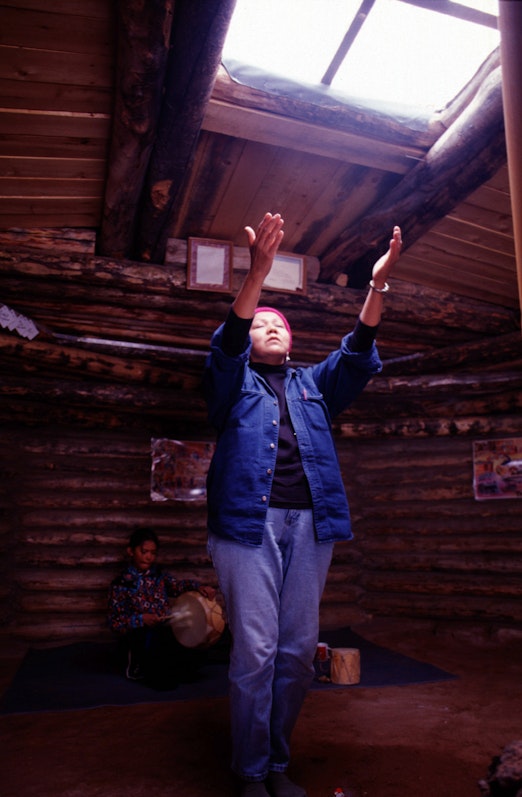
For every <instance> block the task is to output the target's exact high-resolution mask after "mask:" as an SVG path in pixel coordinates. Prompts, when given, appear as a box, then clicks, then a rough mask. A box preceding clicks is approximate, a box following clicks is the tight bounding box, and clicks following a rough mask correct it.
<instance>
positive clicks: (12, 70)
mask: <svg viewBox="0 0 522 797" xmlns="http://www.w3.org/2000/svg"><path fill="white" fill-rule="evenodd" d="M109 53H110V54H109V55H107V54H106V53H98V54H97V55H96V57H94V58H93V56H92V54H90V53H61V52H55V51H51V50H30V49H27V48H26V47H6V46H5V45H4V46H0V73H1V74H2V75H3V76H4V77H6V78H8V79H10V80H17V81H18V82H19V84H23V82H24V81H25V80H29V81H31V82H33V83H55V84H57V85H61V84H71V83H74V85H77V86H101V87H104V88H112V84H113V67H114V63H113V56H112V52H111V51H109Z"/></svg>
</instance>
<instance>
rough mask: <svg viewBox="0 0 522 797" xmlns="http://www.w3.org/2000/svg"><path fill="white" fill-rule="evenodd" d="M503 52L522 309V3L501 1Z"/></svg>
mask: <svg viewBox="0 0 522 797" xmlns="http://www.w3.org/2000/svg"><path fill="white" fill-rule="evenodd" d="M499 24H500V32H501V45H500V46H501V54H502V61H503V64H504V71H503V96H504V114H505V120H506V140H507V152H508V168H509V182H510V186H511V206H512V211H513V228H514V235H515V252H516V261H517V275H518V295H519V302H520V307H521V308H522V176H521V175H522V123H521V116H522V91H521V89H520V80H521V78H522V55H521V52H520V35H521V34H522V7H521V6H520V4H519V3H518V2H512V0H509V2H506V1H505V0H504V2H502V3H500V17H499Z"/></svg>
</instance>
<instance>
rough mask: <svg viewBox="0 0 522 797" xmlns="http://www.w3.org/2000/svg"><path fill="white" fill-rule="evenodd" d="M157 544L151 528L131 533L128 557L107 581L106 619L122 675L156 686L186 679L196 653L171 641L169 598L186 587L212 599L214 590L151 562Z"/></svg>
mask: <svg viewBox="0 0 522 797" xmlns="http://www.w3.org/2000/svg"><path fill="white" fill-rule="evenodd" d="M158 548H159V540H158V537H157V535H156V533H155V532H154V531H152V530H151V529H148V528H140V529H137V530H136V531H134V533H133V534H131V537H130V539H129V544H128V546H127V554H128V555H129V557H130V559H131V561H130V563H129V565H128V566H127V568H126V569H125V570H124V571H123V572H122V573H121V574H120V575H119V576H118V577H117V578H115V579H114V580H113V582H112V583H111V587H110V594H109V614H108V620H109V626H110V628H111V630H112V631H114V632H115V633H116V634H117V635H118V637H119V638H120V639H121V641H122V642H123V645H124V649H125V655H126V662H127V664H126V676H127V678H129V679H130V680H134V681H138V680H141V681H145V682H147V683H148V684H149V685H150V686H152V687H155V688H160V689H161V688H173V687H174V686H175V685H176V683H178V682H179V681H180V680H186V679H187V678H190V675H191V670H192V671H193V670H194V668H196V667H197V664H198V658H199V656H198V652H197V651H194V650H191V649H187V648H184V647H183V646H182V645H180V644H179V643H178V642H177V640H176V638H175V636H174V633H173V632H172V629H171V628H170V626H169V624H168V623H167V622H166V620H167V619H168V616H169V613H170V611H171V610H170V606H169V598H176V597H177V596H178V595H181V594H182V593H183V592H187V591H189V590H196V591H198V592H200V593H201V594H202V595H205V597H207V598H213V597H214V595H215V590H214V588H213V587H210V586H201V585H200V584H199V582H197V581H194V580H193V579H181V580H177V579H176V578H174V576H173V575H172V574H170V573H167V572H164V571H162V570H161V568H159V567H158V566H157V565H156V558H157V555H158Z"/></svg>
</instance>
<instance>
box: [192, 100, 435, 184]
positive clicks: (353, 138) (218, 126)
mask: <svg viewBox="0 0 522 797" xmlns="http://www.w3.org/2000/svg"><path fill="white" fill-rule="evenodd" d="M202 128H203V129H204V130H209V131H211V132H213V133H222V134H224V135H228V136H234V137H235V138H246V139H248V140H250V141H258V142H260V143H263V144H271V145H272V146H279V147H285V148H286V149H290V150H299V151H301V152H308V153H310V154H313V155H321V156H323V157H329V158H335V159H336V160H341V161H345V162H347V163H354V164H360V165H362V166H371V167H373V168H376V169H383V170H384V171H390V172H394V173H395V174H406V173H407V172H408V171H410V169H411V168H412V165H413V164H414V163H415V162H416V161H417V160H419V159H420V158H422V157H423V156H424V150H420V149H417V148H413V147H407V148H405V147H404V146H398V145H395V144H390V143H388V142H385V141H378V140H372V139H368V138H367V137H365V136H357V135H354V134H353V133H347V132H345V131H340V130H333V129H332V128H327V127H322V126H320V125H316V124H310V123H308V122H302V121H300V120H297V119H288V118H285V117H283V116H276V115H274V114H269V113H265V112H264V111H257V110H253V109H251V108H240V107H239V106H235V105H230V104H227V103H222V102H219V101H217V100H214V99H211V101H210V103H209V105H208V108H207V112H206V114H205V117H204V119H203V123H202Z"/></svg>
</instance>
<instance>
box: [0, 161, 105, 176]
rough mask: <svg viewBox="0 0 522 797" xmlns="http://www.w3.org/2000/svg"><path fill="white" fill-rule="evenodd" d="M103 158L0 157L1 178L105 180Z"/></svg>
mask: <svg viewBox="0 0 522 797" xmlns="http://www.w3.org/2000/svg"><path fill="white" fill-rule="evenodd" d="M105 168H106V167H105V160H104V159H102V158H56V157H54V158H42V157H40V158H35V157H30V156H29V157H19V156H13V155H9V156H7V155H0V177H20V178H22V177H31V178H46V177H47V178H53V179H59V178H68V179H80V180H84V179H90V180H96V179H97V180H104V179H105Z"/></svg>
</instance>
